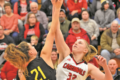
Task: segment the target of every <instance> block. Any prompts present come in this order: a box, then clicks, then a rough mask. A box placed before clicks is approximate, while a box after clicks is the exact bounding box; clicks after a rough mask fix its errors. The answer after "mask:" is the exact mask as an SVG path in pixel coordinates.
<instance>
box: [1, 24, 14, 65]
mask: <svg viewBox="0 0 120 80" xmlns="http://www.w3.org/2000/svg"><path fill="white" fill-rule="evenodd" d="M10 43H14V40H13V39H12V38H11V37H10V36H7V35H5V34H4V29H3V27H2V26H0V65H2V64H3V62H4V61H5V59H4V58H3V55H4V51H5V49H6V48H7V46H8V45H9V44H10Z"/></svg>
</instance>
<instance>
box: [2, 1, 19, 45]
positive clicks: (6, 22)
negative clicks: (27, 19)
mask: <svg viewBox="0 0 120 80" xmlns="http://www.w3.org/2000/svg"><path fill="white" fill-rule="evenodd" d="M4 8H5V12H6V14H5V15H3V16H2V17H1V25H2V27H3V29H4V34H5V35H10V36H11V37H12V38H13V39H14V40H15V43H16V44H18V42H19V29H18V18H16V17H17V15H16V14H13V13H12V6H11V4H10V3H6V4H5V5H4Z"/></svg>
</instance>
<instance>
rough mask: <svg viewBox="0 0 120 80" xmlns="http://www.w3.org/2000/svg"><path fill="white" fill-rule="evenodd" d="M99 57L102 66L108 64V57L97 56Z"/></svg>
mask: <svg viewBox="0 0 120 80" xmlns="http://www.w3.org/2000/svg"><path fill="white" fill-rule="evenodd" d="M97 58H98V64H99V65H100V66H102V67H103V68H104V67H106V66H107V62H106V59H105V58H104V57H102V56H100V55H99V56H97Z"/></svg>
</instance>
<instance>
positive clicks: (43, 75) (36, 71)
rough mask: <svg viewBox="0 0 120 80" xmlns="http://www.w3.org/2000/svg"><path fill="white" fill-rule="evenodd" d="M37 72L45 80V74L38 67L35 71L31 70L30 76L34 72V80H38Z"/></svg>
mask: <svg viewBox="0 0 120 80" xmlns="http://www.w3.org/2000/svg"><path fill="white" fill-rule="evenodd" d="M38 71H39V72H40V73H41V75H42V77H43V79H46V76H45V74H44V73H43V71H42V69H41V68H40V66H38V67H37V69H33V70H32V71H30V73H31V74H33V73H34V72H35V73H36V75H35V80H38V79H37V78H38V73H39V72H38ZM43 79H42V78H40V80H43Z"/></svg>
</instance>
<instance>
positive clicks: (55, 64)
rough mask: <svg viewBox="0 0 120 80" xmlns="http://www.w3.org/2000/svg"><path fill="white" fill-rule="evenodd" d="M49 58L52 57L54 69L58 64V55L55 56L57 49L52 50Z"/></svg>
mask: <svg viewBox="0 0 120 80" xmlns="http://www.w3.org/2000/svg"><path fill="white" fill-rule="evenodd" d="M51 59H52V62H53V65H54V68H55V69H56V68H57V65H58V56H57V51H56V50H55V49H53V50H52V53H51Z"/></svg>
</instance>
